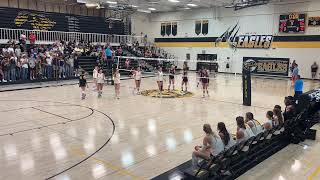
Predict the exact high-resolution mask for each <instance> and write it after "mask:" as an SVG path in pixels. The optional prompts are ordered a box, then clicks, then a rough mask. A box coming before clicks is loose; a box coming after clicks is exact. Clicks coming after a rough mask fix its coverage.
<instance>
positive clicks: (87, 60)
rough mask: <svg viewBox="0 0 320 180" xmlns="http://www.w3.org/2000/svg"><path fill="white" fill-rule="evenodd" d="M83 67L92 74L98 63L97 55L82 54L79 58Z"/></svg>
mask: <svg viewBox="0 0 320 180" xmlns="http://www.w3.org/2000/svg"><path fill="white" fill-rule="evenodd" d="M78 60H79V66H80V67H81V69H83V70H84V71H86V72H87V73H89V74H92V72H93V69H94V67H95V65H96V64H97V57H94V56H80V57H79V58H78Z"/></svg>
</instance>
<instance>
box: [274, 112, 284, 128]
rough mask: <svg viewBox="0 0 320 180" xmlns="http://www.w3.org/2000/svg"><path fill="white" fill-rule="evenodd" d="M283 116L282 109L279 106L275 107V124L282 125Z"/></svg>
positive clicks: (275, 125)
mask: <svg viewBox="0 0 320 180" xmlns="http://www.w3.org/2000/svg"><path fill="white" fill-rule="evenodd" d="M283 123H284V122H283V117H282V114H281V109H278V108H274V109H273V126H274V127H277V126H279V125H280V126H281V125H283Z"/></svg>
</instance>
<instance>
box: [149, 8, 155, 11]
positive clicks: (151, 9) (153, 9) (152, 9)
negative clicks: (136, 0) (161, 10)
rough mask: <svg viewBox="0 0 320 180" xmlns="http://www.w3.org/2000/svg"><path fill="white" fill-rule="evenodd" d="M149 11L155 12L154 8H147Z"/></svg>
mask: <svg viewBox="0 0 320 180" xmlns="http://www.w3.org/2000/svg"><path fill="white" fill-rule="evenodd" d="M148 9H149V10H150V11H155V10H156V8H148Z"/></svg>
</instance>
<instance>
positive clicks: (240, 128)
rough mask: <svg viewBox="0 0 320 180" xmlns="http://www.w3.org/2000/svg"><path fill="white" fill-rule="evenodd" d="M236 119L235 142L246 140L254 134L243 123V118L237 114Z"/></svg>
mask: <svg viewBox="0 0 320 180" xmlns="http://www.w3.org/2000/svg"><path fill="white" fill-rule="evenodd" d="M236 121H237V133H236V137H237V143H240V142H242V141H246V140H248V139H249V138H250V137H252V136H254V134H253V132H252V131H251V129H250V128H247V127H246V125H245V124H244V118H243V117H242V116H238V117H237V118H236Z"/></svg>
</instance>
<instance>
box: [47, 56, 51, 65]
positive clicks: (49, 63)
mask: <svg viewBox="0 0 320 180" xmlns="http://www.w3.org/2000/svg"><path fill="white" fill-rule="evenodd" d="M46 61H47V64H48V65H49V66H51V65H52V56H49V57H47V59H46Z"/></svg>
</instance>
